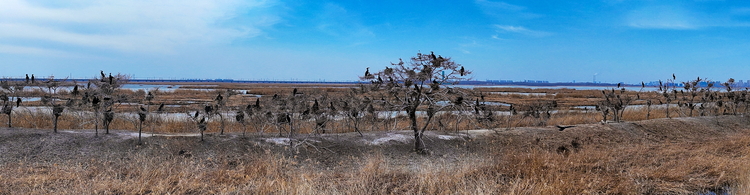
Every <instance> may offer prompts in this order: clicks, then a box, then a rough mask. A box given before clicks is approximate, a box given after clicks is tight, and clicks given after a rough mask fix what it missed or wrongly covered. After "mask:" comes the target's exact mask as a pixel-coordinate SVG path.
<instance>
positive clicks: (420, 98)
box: [360, 52, 471, 153]
mask: <svg viewBox="0 0 750 195" xmlns="http://www.w3.org/2000/svg"><path fill="white" fill-rule="evenodd" d="M469 74H471V71H468V70H465V69H464V67H463V66H461V65H460V64H457V63H455V62H453V61H452V60H451V58H449V57H442V56H439V55H437V56H436V55H435V54H434V53H432V52H430V54H423V53H417V56H414V57H411V58H410V59H409V60H408V61H407V62H404V61H403V60H401V59H399V62H398V63H391V65H390V66H387V67H386V68H385V69H384V70H381V71H379V72H375V73H370V70H369V68H368V69H367V71H365V75H364V76H362V77H360V80H363V81H370V82H371V83H372V86H373V87H372V89H373V90H376V91H379V90H386V91H387V93H388V94H389V96H390V97H389V99H392V100H391V101H388V102H389V103H390V104H393V106H394V107H395V108H398V109H400V110H402V111H406V114H407V115H408V118H409V121H410V124H409V127H410V129H411V130H412V131H414V140H415V141H414V149H415V151H417V152H419V153H424V152H426V150H425V144H424V141H423V140H422V137H423V135H424V132H425V130H426V129H427V127H428V126H429V124H430V121H431V120H432V119H433V117H434V116H435V113H437V112H439V111H441V110H442V109H443V108H446V107H447V106H445V105H443V104H444V102H450V101H451V100H453V99H455V97H454V96H461V94H460V93H456V92H459V91H460V90H456V89H453V88H450V87H447V85H450V84H458V82H459V81H462V80H468V79H469V78H468V75H469ZM418 110H423V111H424V112H425V113H426V115H427V116H426V120H424V121H423V122H422V124H420V123H419V120H418V118H417V111H418Z"/></svg>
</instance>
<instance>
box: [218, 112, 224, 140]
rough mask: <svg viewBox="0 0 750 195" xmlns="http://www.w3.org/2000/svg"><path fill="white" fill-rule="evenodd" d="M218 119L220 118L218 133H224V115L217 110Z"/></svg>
mask: <svg viewBox="0 0 750 195" xmlns="http://www.w3.org/2000/svg"><path fill="white" fill-rule="evenodd" d="M219 120H221V132H219V135H224V115H222V114H221V112H219Z"/></svg>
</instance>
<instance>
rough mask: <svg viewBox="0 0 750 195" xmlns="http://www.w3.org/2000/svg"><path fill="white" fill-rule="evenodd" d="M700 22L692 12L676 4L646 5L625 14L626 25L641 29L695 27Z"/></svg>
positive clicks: (684, 28)
mask: <svg viewBox="0 0 750 195" xmlns="http://www.w3.org/2000/svg"><path fill="white" fill-rule="evenodd" d="M701 23H702V21H699V20H698V18H696V17H695V14H694V13H691V12H690V11H688V10H686V9H683V8H681V7H677V6H648V7H643V8H640V9H637V10H634V11H631V12H630V13H629V14H628V15H627V16H626V25H628V26H630V27H633V28H643V29H676V30H686V29H697V28H700V27H701V26H702V24H701Z"/></svg>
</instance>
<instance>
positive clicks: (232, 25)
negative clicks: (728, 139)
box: [0, 0, 750, 83]
mask: <svg viewBox="0 0 750 195" xmlns="http://www.w3.org/2000/svg"><path fill="white" fill-rule="evenodd" d="M749 27H750V2H743V1H740V2H729V1H706V0H695V1H648V0H644V1H637V0H636V1H620V0H588V1H560V2H558V1H553V2H549V1H490V0H474V1H460V2H455V1H431V2H410V1H407V2H402V1H309V0H301V1H284V0H257V1H242V0H219V1H208V2H206V1H199V0H186V1H176V0H163V1H130V0H114V1H103V2H100V1H90V0H74V1H65V2H60V1H46V0H5V1H2V2H0V59H2V62H0V63H2V67H3V69H2V71H0V77H23V76H24V75H25V74H35V75H37V76H44V77H46V76H49V75H54V76H56V77H69V76H72V77H74V78H89V77H95V76H97V75H98V73H99V70H104V71H105V72H107V73H109V72H112V73H123V74H130V75H135V77H136V78H195V79H238V80H292V79H296V80H330V81H351V80H357V76H360V75H361V74H363V72H364V70H365V68H366V67H370V68H371V70H380V69H382V68H384V67H385V66H387V65H388V64H389V63H390V62H397V61H398V59H399V58H403V59H408V58H409V57H411V56H415V55H416V53H417V52H422V53H429V52H431V51H434V52H435V54H439V55H442V56H446V57H451V58H453V60H454V61H456V62H457V63H460V64H463V65H464V66H466V68H467V69H470V70H473V71H474V74H473V75H472V76H473V78H474V79H475V80H479V81H483V80H514V81H520V80H545V81H550V82H573V81H575V82H591V81H593V77H594V75H596V81H597V82H605V83H616V82H625V83H640V82H641V81H645V82H648V81H656V80H666V79H669V78H671V75H672V74H673V73H674V74H676V76H677V81H687V80H692V79H695V78H696V77H698V76H700V77H701V78H708V79H711V80H714V81H726V79H728V78H735V79H737V80H745V79H749V78H743V77H745V76H744V74H743V73H747V72H750V66H749V65H750V64H749V63H748V62H750V38H748V37H747V36H746V35H747V34H748V32H750V28H749Z"/></svg>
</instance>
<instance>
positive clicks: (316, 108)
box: [312, 99, 320, 113]
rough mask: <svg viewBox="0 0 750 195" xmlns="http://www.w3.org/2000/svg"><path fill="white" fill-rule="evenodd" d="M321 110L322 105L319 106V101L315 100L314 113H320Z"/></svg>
mask: <svg viewBox="0 0 750 195" xmlns="http://www.w3.org/2000/svg"><path fill="white" fill-rule="evenodd" d="M319 110H320V105H319V104H318V99H315V103H313V105H312V112H313V113H318V111H319Z"/></svg>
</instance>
